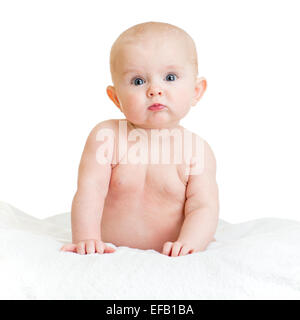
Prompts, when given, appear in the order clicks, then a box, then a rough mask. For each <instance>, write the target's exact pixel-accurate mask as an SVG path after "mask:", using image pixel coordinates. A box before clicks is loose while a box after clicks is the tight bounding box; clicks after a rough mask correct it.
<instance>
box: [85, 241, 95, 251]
mask: <svg viewBox="0 0 300 320" xmlns="http://www.w3.org/2000/svg"><path fill="white" fill-rule="evenodd" d="M85 248H86V253H87V254H91V253H95V242H94V240H89V241H86V243H85Z"/></svg>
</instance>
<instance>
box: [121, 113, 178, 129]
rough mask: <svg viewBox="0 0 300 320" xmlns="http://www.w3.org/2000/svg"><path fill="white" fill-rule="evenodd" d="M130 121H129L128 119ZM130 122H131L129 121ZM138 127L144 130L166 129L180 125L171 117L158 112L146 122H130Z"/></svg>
mask: <svg viewBox="0 0 300 320" xmlns="http://www.w3.org/2000/svg"><path fill="white" fill-rule="evenodd" d="M127 120H128V119H127ZM129 121H130V120H129ZM130 122H131V123H133V124H134V125H135V126H136V127H139V128H144V129H165V128H173V127H176V126H177V125H178V123H179V121H178V120H174V119H170V117H169V115H166V114H163V113H162V112H161V113H160V114H159V113H158V112H156V114H155V115H151V116H150V117H148V118H147V119H145V120H144V121H130Z"/></svg>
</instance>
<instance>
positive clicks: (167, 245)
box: [162, 241, 173, 256]
mask: <svg viewBox="0 0 300 320" xmlns="http://www.w3.org/2000/svg"><path fill="white" fill-rule="evenodd" d="M172 245H173V242H170V241H168V242H166V243H165V244H164V246H163V249H162V254H165V255H166V256H169V255H170V252H171V249H172Z"/></svg>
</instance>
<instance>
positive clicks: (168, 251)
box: [162, 241, 195, 257]
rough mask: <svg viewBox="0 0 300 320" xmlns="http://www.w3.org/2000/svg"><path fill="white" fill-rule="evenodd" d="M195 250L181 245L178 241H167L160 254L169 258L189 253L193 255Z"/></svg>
mask: <svg viewBox="0 0 300 320" xmlns="http://www.w3.org/2000/svg"><path fill="white" fill-rule="evenodd" d="M194 252H195V249H194V248H192V247H191V246H189V245H186V244H183V243H181V242H179V241H175V242H171V241H168V242H166V243H165V244H164V246H163V250H162V254H165V255H167V256H170V257H179V256H185V255H187V254H190V253H194Z"/></svg>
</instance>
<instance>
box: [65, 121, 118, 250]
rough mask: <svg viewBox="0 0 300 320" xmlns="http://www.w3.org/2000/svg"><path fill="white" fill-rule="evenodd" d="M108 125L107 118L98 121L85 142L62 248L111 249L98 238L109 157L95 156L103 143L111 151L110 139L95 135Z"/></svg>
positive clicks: (108, 126)
mask: <svg viewBox="0 0 300 320" xmlns="http://www.w3.org/2000/svg"><path fill="white" fill-rule="evenodd" d="M111 127H112V123H111V122H109V121H105V122H102V123H100V124H98V125H97V126H96V127H95V128H94V129H93V130H92V131H91V133H90V135H89V137H88V139H87V142H86V144H85V147H84V150H83V153H82V157H81V161H80V165H79V170H78V182H77V191H76V193H75V196H74V198H73V202H72V210H71V220H72V244H67V245H64V246H63V247H62V248H61V250H62V251H72V252H77V253H80V254H85V253H95V252H98V253H103V252H113V251H114V249H113V248H110V247H108V246H107V245H105V244H104V243H103V242H102V241H101V218H102V211H103V207H104V201H105V197H106V195H107V192H108V186H109V182H110V176H111V162H112V158H110V159H109V161H107V163H106V164H103V163H102V164H101V163H100V162H99V161H97V158H96V154H97V150H99V148H100V146H101V145H103V143H106V146H107V147H108V149H109V150H108V151H111V152H108V154H110V153H111V155H112V154H113V152H112V150H113V148H114V142H113V141H111V140H109V139H108V140H106V141H97V139H96V138H97V134H98V132H99V130H102V129H105V128H108V129H111ZM98 160H99V159H98Z"/></svg>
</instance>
